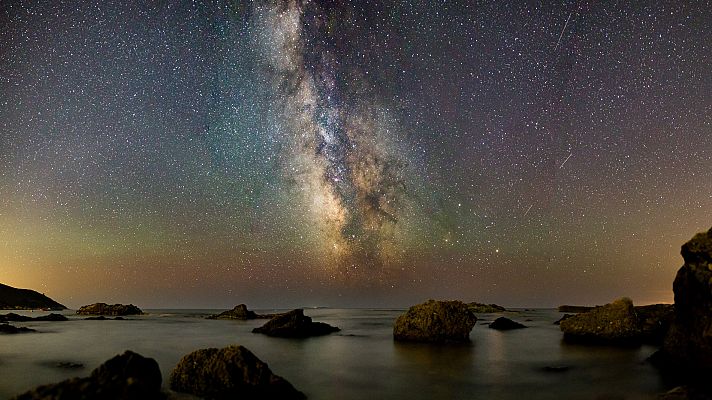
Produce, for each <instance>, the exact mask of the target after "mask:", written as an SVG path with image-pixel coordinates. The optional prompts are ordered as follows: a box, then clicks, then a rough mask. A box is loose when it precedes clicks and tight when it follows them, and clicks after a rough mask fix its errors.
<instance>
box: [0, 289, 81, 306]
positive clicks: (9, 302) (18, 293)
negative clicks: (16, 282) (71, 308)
mask: <svg viewBox="0 0 712 400" xmlns="http://www.w3.org/2000/svg"><path fill="white" fill-rule="evenodd" d="M40 309H47V310H66V309H67V307H65V306H63V305H62V304H59V303H57V302H56V301H54V300H52V299H50V298H49V297H47V296H45V295H43V294H41V293H38V292H35V291H34V290H30V289H17V288H14V287H12V286H7V285H3V284H1V283H0V310H40Z"/></svg>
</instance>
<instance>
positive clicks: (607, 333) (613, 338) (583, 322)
mask: <svg viewBox="0 0 712 400" xmlns="http://www.w3.org/2000/svg"><path fill="white" fill-rule="evenodd" d="M559 328H561V331H563V332H564V339H565V340H566V341H569V342H585V343H604V344H619V345H631V344H639V343H640V338H641V330H640V326H639V324H638V319H637V316H636V314H635V309H634V308H633V302H632V301H631V300H630V299H628V298H625V297H624V298H622V299H618V300H616V301H614V302H613V303H610V304H606V305H605V306H601V307H596V308H594V309H593V310H591V311H589V312H585V313H581V314H578V315H575V316H573V317H571V318H568V319H566V320H564V321H561V324H560V325H559Z"/></svg>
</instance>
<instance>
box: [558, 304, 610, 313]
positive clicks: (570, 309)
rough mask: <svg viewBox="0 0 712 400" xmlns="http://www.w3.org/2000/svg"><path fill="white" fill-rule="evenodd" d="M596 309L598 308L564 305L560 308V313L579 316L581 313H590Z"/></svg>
mask: <svg viewBox="0 0 712 400" xmlns="http://www.w3.org/2000/svg"><path fill="white" fill-rule="evenodd" d="M598 307H600V306H598ZM594 308H596V307H590V306H569V305H563V306H559V312H563V313H573V314H579V313H585V312H589V311H591V310H593V309H594Z"/></svg>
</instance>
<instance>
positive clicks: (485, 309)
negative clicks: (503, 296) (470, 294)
mask: <svg viewBox="0 0 712 400" xmlns="http://www.w3.org/2000/svg"><path fill="white" fill-rule="evenodd" d="M467 307H468V308H469V309H470V311H472V312H473V313H476V314H491V313H498V312H504V311H507V309H506V308H504V307H502V306H498V305H497V304H484V303H474V302H473V303H468V304H467Z"/></svg>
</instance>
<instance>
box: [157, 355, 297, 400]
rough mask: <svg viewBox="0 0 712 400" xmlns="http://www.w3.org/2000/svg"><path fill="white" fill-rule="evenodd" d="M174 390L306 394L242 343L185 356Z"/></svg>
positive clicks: (218, 395) (224, 395)
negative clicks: (273, 371) (271, 368)
mask: <svg viewBox="0 0 712 400" xmlns="http://www.w3.org/2000/svg"><path fill="white" fill-rule="evenodd" d="M170 387H171V389H172V390H175V391H177V392H183V393H190V394H192V395H195V396H199V397H203V398H208V399H229V398H236V399H237V398H240V399H243V398H244V399H263V398H264V399H285V400H288V399H305V398H306V396H305V395H304V394H303V393H301V392H300V391H298V390H297V389H295V388H294V386H292V385H291V384H290V383H289V382H287V381H286V380H285V379H284V378H282V377H280V376H277V375H275V374H273V373H272V371H271V370H270V369H269V367H268V366H267V364H265V363H264V362H262V361H261V360H260V359H259V358H257V357H256V356H255V355H254V354H252V352H251V351H249V350H248V349H246V348H245V347H243V346H229V347H225V348H223V349H215V348H210V349H201V350H197V351H194V352H192V353H190V354H188V355H186V356H184V357H183V358H182V359H181V360H180V361H179V362H178V365H177V366H176V367H175V369H174V370H173V372H172V373H171V377H170Z"/></svg>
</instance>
